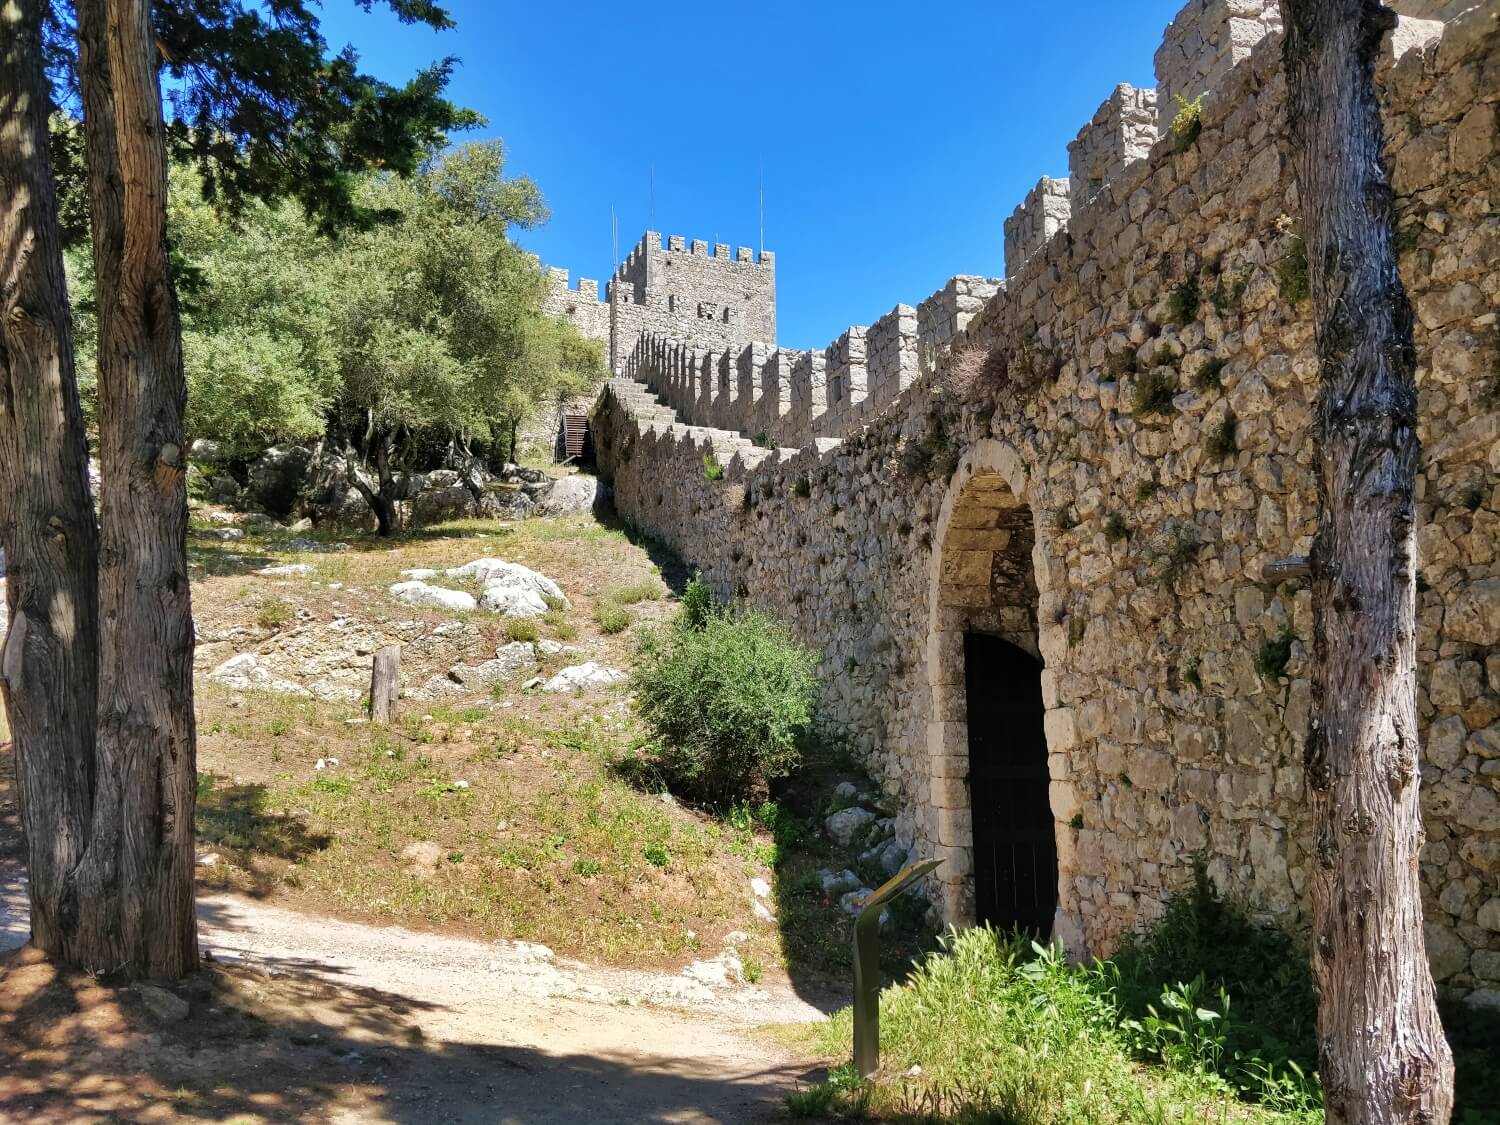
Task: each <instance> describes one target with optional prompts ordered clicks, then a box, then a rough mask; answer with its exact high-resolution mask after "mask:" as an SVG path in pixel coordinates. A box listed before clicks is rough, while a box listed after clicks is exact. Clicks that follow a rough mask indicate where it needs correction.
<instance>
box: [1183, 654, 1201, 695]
mask: <svg viewBox="0 0 1500 1125" xmlns="http://www.w3.org/2000/svg"><path fill="white" fill-rule="evenodd" d="M1199 667H1200V661H1199V660H1198V658H1197V657H1196V656H1191V657H1189V658H1188V659H1187V660H1185V661H1184V662H1183V665H1182V682H1183V683H1185V684H1187V685H1188V686H1189V687H1192V688H1196V689H1197V690H1199V691H1202V690H1203V674H1202V672H1200V671H1199Z"/></svg>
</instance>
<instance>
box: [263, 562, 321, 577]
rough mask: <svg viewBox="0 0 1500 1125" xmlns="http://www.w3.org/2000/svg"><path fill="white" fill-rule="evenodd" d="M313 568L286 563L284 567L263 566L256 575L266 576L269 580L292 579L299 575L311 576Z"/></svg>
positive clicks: (302, 564) (303, 564)
mask: <svg viewBox="0 0 1500 1125" xmlns="http://www.w3.org/2000/svg"><path fill="white" fill-rule="evenodd" d="M312 571H313V568H312V567H311V566H309V565H308V564H307V563H286V564H284V565H282V566H263V567H261V568H260V569H259V570H257V571H256V572H255V573H256V574H264V575H265V576H266V577H268V578H290V577H293V576H295V575H299V574H311V573H312Z"/></svg>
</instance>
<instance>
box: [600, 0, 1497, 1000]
mask: <svg viewBox="0 0 1500 1125" xmlns="http://www.w3.org/2000/svg"><path fill="white" fill-rule="evenodd" d="M1403 22H1404V27H1403V29H1399V31H1398V34H1397V35H1396V36H1394V37H1393V38H1392V40H1391V47H1390V49H1389V51H1388V53H1387V58H1386V60H1385V62H1384V63H1383V65H1382V67H1381V70H1380V73H1379V81H1380V84H1381V92H1382V103H1383V107H1384V113H1385V123H1386V130H1387V156H1388V159H1389V161H1390V163H1391V167H1392V169H1393V183H1394V187H1395V190H1396V192H1397V196H1398V234H1399V244H1400V247H1401V268H1402V275H1403V280H1404V281H1405V284H1406V286H1407V289H1408V292H1409V294H1410V296H1411V298H1412V302H1413V306H1414V309H1415V312H1416V318H1417V323H1416V345H1417V351H1418V362H1419V367H1418V382H1419V387H1420V423H1419V427H1420V437H1421V440H1422V444H1423V461H1422V467H1421V478H1420V481H1419V494H1418V495H1419V512H1418V515H1419V531H1418V550H1419V554H1420V564H1419V565H1420V579H1419V594H1418V602H1419V605H1418V628H1419V637H1418V645H1419V662H1420V694H1419V707H1420V714H1421V718H1422V722H1423V732H1422V734H1423V761H1422V786H1423V807H1424V817H1425V828H1426V833H1427V842H1426V846H1425V850H1424V852H1423V858H1422V882H1423V889H1424V905H1425V910H1426V919H1427V926H1428V952H1429V955H1430V957H1431V959H1432V962H1433V966H1434V970H1435V973H1436V975H1437V977H1438V979H1439V980H1440V981H1441V982H1442V983H1443V984H1444V986H1445V987H1449V988H1453V989H1456V990H1460V991H1473V992H1475V993H1476V995H1477V996H1478V997H1480V998H1482V999H1485V1000H1487V1001H1488V1002H1500V327H1497V323H1500V142H1497V137H1500V0H1485V2H1484V3H1482V4H1480V5H1478V6H1477V7H1473V8H1469V9H1468V10H1466V11H1463V12H1460V13H1459V14H1458V15H1456V16H1455V17H1454V18H1453V19H1451V20H1450V21H1449V22H1448V23H1447V24H1446V26H1442V27H1438V26H1437V25H1421V24H1414V23H1411V22H1408V21H1403ZM1252 25H1253V26H1252ZM1256 28H1258V29H1259V31H1258V34H1257V33H1256ZM1429 30H1431V31H1437V32H1440V37H1438V38H1430V37H1429V34H1428V32H1429ZM1398 50H1399V51H1400V52H1401V53H1400V56H1399V58H1397V57H1396V54H1397V51H1398ZM1158 61H1159V65H1160V67H1161V68H1162V69H1161V70H1160V71H1159V73H1158V86H1157V89H1156V91H1155V92H1154V96H1153V94H1152V91H1136V90H1132V89H1131V88H1129V87H1120V88H1117V89H1116V90H1115V92H1114V93H1113V94H1112V95H1111V96H1110V98H1109V99H1107V100H1106V102H1105V103H1104V104H1103V105H1102V106H1101V108H1100V111H1099V113H1097V114H1096V115H1095V116H1094V117H1093V119H1091V121H1090V122H1089V123H1088V124H1087V125H1086V126H1085V127H1084V129H1083V130H1082V131H1081V132H1080V134H1079V137H1078V140H1077V141H1075V142H1074V144H1073V145H1072V146H1070V151H1069V161H1068V166H1069V171H1070V173H1071V179H1070V181H1043V185H1042V186H1041V187H1040V188H1039V190H1038V191H1036V192H1034V193H1032V194H1031V195H1029V196H1028V199H1027V201H1026V202H1025V203H1023V205H1022V208H1021V209H1020V214H1019V215H1017V216H1013V217H1012V218H1013V220H1014V225H1012V224H1010V223H1008V224H1007V238H1006V245H1007V261H1006V268H1005V274H1006V280H1005V281H1004V282H1003V283H1001V282H996V281H987V280H983V279H978V278H956V279H954V281H952V282H950V283H949V285H948V286H946V287H945V288H944V289H943V290H942V291H940V292H939V293H938V294H935V295H934V296H933V297H931V298H928V299H927V300H926V301H922V302H920V303H919V304H917V305H916V306H915V307H914V308H913V307H911V306H897V308H896V309H894V310H892V312H891V313H889V314H887V315H886V316H884V317H882V318H880V319H879V320H877V321H876V322H875V323H874V324H873V325H871V326H870V327H868V328H866V329H863V330H861V331H860V332H858V333H854V332H851V333H847V334H842V335H841V336H840V337H839V338H838V339H837V340H836V341H835V342H834V343H833V344H832V345H831V346H830V347H828V348H826V349H821V350H817V351H811V352H788V351H777V350H772V349H771V348H770V346H769V343H770V341H767V342H766V343H765V344H763V345H762V346H761V347H760V348H754V347H751V346H750V345H751V344H753V341H745V342H742V343H738V344H736V343H731V342H721V341H705V340H703V339H701V338H698V337H695V336H694V335H692V334H691V333H690V332H687V331H684V330H683V325H682V324H681V323H680V322H679V323H676V324H673V325H666V326H662V327H652V328H650V329H647V330H646V331H644V332H643V334H641V335H639V336H636V337H633V338H631V340H630V341H629V346H628V347H627V348H625V350H624V351H623V352H622V353H620V354H621V361H622V362H621V365H620V368H619V375H618V377H617V378H616V379H614V380H613V381H612V382H611V384H610V386H609V387H608V388H607V390H606V392H605V393H604V395H603V396H602V398H601V401H600V403H599V405H598V407H597V410H596V418H595V424H596V442H597V446H598V450H599V457H600V468H601V471H602V472H603V473H604V474H606V475H607V476H608V477H609V478H610V479H611V480H612V483H613V488H614V496H615V503H616V506H617V508H618V509H619V511H620V512H621V514H622V515H623V516H624V517H625V518H626V519H628V520H630V521H631V522H632V523H634V524H636V525H637V526H639V527H640V528H642V529H643V530H644V531H647V532H649V533H650V534H652V535H654V536H656V537H658V538H660V539H661V540H663V541H664V542H666V543H668V544H670V545H671V546H672V547H673V548H674V549H676V550H677V551H678V552H679V553H680V554H681V555H683V557H685V558H686V559H688V560H689V561H690V562H692V563H693V564H694V565H696V566H698V567H700V568H701V569H702V571H703V574H704V575H705V577H706V578H707V580H708V581H709V582H710V583H711V584H712V585H713V586H714V587H715V588H716V589H717V590H718V592H719V593H720V594H721V595H723V596H726V597H727V596H741V597H744V598H746V599H747V600H748V601H749V602H750V603H752V604H754V605H756V606H758V607H760V608H762V609H764V610H766V611H767V612H770V613H772V614H774V615H776V616H777V617H780V618H781V619H783V620H785V621H787V622H788V623H789V625H790V626H791V627H792V628H793V629H794V630H795V631H796V632H797V633H798V634H799V635H800V636H801V637H803V638H804V639H805V640H806V641H807V642H808V643H810V644H813V645H815V646H816V647H817V648H818V650H819V651H820V652H821V653H822V668H821V675H820V683H821V688H820V690H821V693H822V698H821V706H822V711H823V713H824V715H825V716H827V717H828V718H829V719H830V720H831V721H833V722H834V723H836V724H837V725H838V726H839V727H840V728H841V729H843V730H844V731H845V732H846V733H847V734H848V736H849V738H850V741H851V744H852V745H853V746H854V748H855V749H856V751H857V752H858V753H859V754H860V755H861V757H862V758H863V760H864V761H865V763H866V765H867V766H868V768H869V769H870V770H871V772H872V774H873V775H874V776H875V777H877V778H878V779H879V780H880V783H881V785H882V786H883V788H884V789H885V792H886V793H887V795H888V797H889V799H890V800H891V802H892V803H893V804H894V805H895V806H896V807H898V808H899V809H900V813H899V815H898V817H897V825H898V838H899V839H900V840H902V841H903V843H905V844H907V845H909V847H910V849H911V851H912V852H913V853H914V854H918V855H922V856H932V857H938V858H942V859H943V860H944V861H945V862H944V865H943V867H942V868H941V869H940V870H939V873H938V876H937V879H936V882H935V890H934V894H935V902H936V903H937V905H938V906H939V907H940V908H941V910H942V912H943V914H944V916H945V917H946V918H947V919H948V920H951V921H954V922H959V923H962V922H964V921H965V920H967V919H968V918H971V917H972V916H973V910H974V898H973V880H972V870H973V866H972V865H973V850H972V848H973V824H974V818H975V816H976V815H983V814H984V810H975V809H973V808H972V807H971V805H970V794H969V787H968V774H967V704H966V701H965V698H964V687H963V674H964V665H963V651H962V637H963V634H964V632H965V631H966V630H969V629H977V630H981V631H985V632H992V633H996V634H998V635H1000V636H1003V637H1006V638H1008V639H1011V640H1012V641H1013V642H1014V643H1016V644H1017V645H1020V646H1021V647H1023V648H1026V649H1027V650H1028V651H1032V652H1034V653H1035V654H1036V655H1037V656H1038V657H1039V658H1040V659H1041V661H1042V666H1043V670H1042V672H1041V683H1042V690H1043V695H1044V699H1045V703H1046V707H1047V713H1046V740H1047V752H1048V763H1049V769H1050V773H1051V782H1050V794H1049V798H1048V800H1049V803H1050V807H1051V813H1052V818H1053V821H1054V824H1055V829H1056V840H1057V849H1058V873H1057V875H1058V878H1057V892H1058V903H1059V905H1058V911H1057V916H1056V921H1055V924H1054V933H1055V934H1056V936H1058V937H1060V938H1062V939H1064V940H1066V941H1067V942H1068V943H1069V944H1070V945H1071V946H1072V947H1073V948H1075V949H1088V950H1091V951H1094V952H1103V951H1106V950H1108V949H1109V948H1111V947H1112V946H1113V945H1114V943H1115V942H1116V941H1117V940H1118V939H1119V936H1120V935H1121V934H1122V933H1123V932H1125V931H1127V930H1129V929H1131V928H1133V927H1135V926H1137V925H1138V924H1140V923H1141V922H1142V921H1143V920H1145V919H1149V918H1151V917H1153V916H1154V915H1155V914H1156V912H1157V911H1159V910H1160V907H1161V904H1162V902H1163V901H1164V900H1165V898H1166V897H1167V896H1168V895H1169V894H1170V893H1171V891H1172V890H1173V889H1174V888H1176V887H1179V886H1181V885H1182V883H1183V882H1184V880H1185V878H1186V874H1187V870H1188V866H1189V863H1190V861H1191V859H1192V857H1193V856H1195V855H1202V856H1203V857H1204V858H1205V859H1206V861H1207V862H1208V865H1209V870H1210V872H1211V873H1212V875H1213V876H1214V878H1215V879H1216V880H1217V881H1218V882H1219V883H1220V884H1221V885H1223V886H1225V887H1227V888H1228V889H1230V890H1231V891H1233V892H1235V893H1237V894H1240V895H1243V896H1245V897H1246V898H1248V899H1249V900H1251V901H1252V902H1254V903H1255V904H1257V905H1258V906H1259V908H1261V909H1262V910H1264V911H1265V912H1266V913H1267V914H1268V915H1271V916H1274V917H1276V918H1278V919H1280V920H1281V921H1283V922H1285V923H1287V924H1290V925H1301V924H1305V921H1306V918H1307V890H1308V888H1307V881H1308V865H1309V862H1310V859H1309V838H1310V822H1309V817H1308V812H1307V800H1306V782H1305V778H1304V776H1303V770H1302V743H1303V739H1304V736H1305V733H1306V729H1307V720H1308V713H1309V707H1310V704H1311V698H1310V689H1309V682H1308V679H1307V671H1308V659H1309V658H1308V645H1309V643H1310V638H1311V600H1310V594H1309V592H1308V590H1307V589H1306V588H1305V587H1304V586H1303V585H1301V584H1299V583H1286V582H1275V581H1268V580H1266V579H1265V578H1264V577H1263V567H1264V565H1265V564H1266V563H1267V562H1269V561H1271V560H1275V559H1280V558H1286V557H1289V556H1292V555H1298V554H1306V553H1307V550H1308V547H1309V544H1310V541H1311V537H1312V534H1313V531H1314V529H1315V525H1316V519H1317V493H1316V462H1315V450H1314V447H1313V439H1312V431H1313V404H1314V398H1315V394H1316V380H1317V358H1316V349H1315V344H1314V340H1313V334H1312V325H1311V322H1310V318H1309V309H1308V306H1307V303H1306V301H1305V297H1304V294H1303V292H1302V291H1301V288H1300V281H1301V274H1300V267H1299V264H1298V262H1299V258H1298V254H1299V250H1300V243H1299V240H1298V237H1297V234H1296V226H1297V220H1296V217H1297V214H1298V211H1299V207H1298V201H1297V198H1296V189H1295V186H1294V183H1293V178H1292V173H1291V167H1290V158H1291V153H1290V149H1289V146H1288V141H1287V138H1286V130H1285V128H1284V126H1283V121H1284V117H1285V112H1286V106H1285V102H1286V88H1285V80H1284V76H1283V74H1282V71H1281V66H1280V32H1279V30H1278V25H1277V23H1276V21H1275V19H1274V9H1272V8H1270V7H1269V6H1268V5H1261V4H1257V3H1255V0H1234V2H1232V3H1203V2H1197V0H1195V2H1194V3H1192V4H1189V5H1188V6H1187V7H1186V8H1185V9H1184V10H1183V12H1182V14H1180V15H1179V16H1178V18H1177V20H1176V21H1174V23H1173V26H1172V27H1171V28H1170V29H1169V30H1168V32H1167V34H1166V36H1165V39H1164V46H1163V51H1162V52H1161V53H1159V54H1158ZM1184 76H1188V77H1184ZM1203 82H1211V83H1212V85H1210V86H1208V87H1206V88H1198V87H1197V86H1196V85H1195V84H1197V83H1203ZM1178 92H1183V93H1184V97H1185V98H1188V99H1189V100H1191V99H1192V98H1195V97H1197V95H1198V94H1199V93H1205V94H1206V96H1205V97H1204V99H1203V102H1202V104H1201V117H1200V122H1199V125H1200V127H1199V131H1198V133H1197V135H1196V137H1194V138H1192V139H1191V140H1190V143H1183V142H1182V141H1180V140H1179V139H1178V138H1177V137H1174V136H1172V135H1170V134H1169V133H1163V132H1162V131H1161V126H1162V122H1163V113H1162V107H1163V105H1164V104H1166V103H1172V104H1175V102H1174V101H1173V99H1172V98H1171V94H1172V93H1178ZM1153 112H1154V113H1155V124H1154V125H1153V123H1152V114H1153ZM1058 184H1069V185H1070V186H1069V187H1068V188H1065V189H1063V190H1061V191H1059V190H1058V189H1057V187H1056V185H1058ZM1064 204H1065V206H1064ZM1012 229H1013V230H1014V232H1015V235H1016V237H1015V239H1014V240H1013V239H1012V237H1011V234H1012ZM1013 250H1014V252H1012V251H1013ZM632 285H634V283H632ZM757 438H760V439H761V440H760V441H759V442H757V440H755V439H757ZM706 453H712V454H713V455H714V456H715V457H716V458H717V459H718V460H719V462H720V463H721V464H723V465H724V466H725V470H726V471H725V473H724V476H723V479H722V480H709V479H707V478H706V476H705V474H704V472H703V457H704V455H705V454H706ZM1028 558H1029V561H1030V566H1029V568H1028V567H1027V566H1026V562H1027V559H1028ZM1282 653H1284V655H1285V659H1284V662H1283V661H1282V660H1281V659H1280V658H1279V655H1280V654H1282Z"/></svg>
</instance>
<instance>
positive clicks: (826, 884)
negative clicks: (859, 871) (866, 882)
mask: <svg viewBox="0 0 1500 1125" xmlns="http://www.w3.org/2000/svg"><path fill="white" fill-rule="evenodd" d="M818 882H819V883H820V884H822V887H823V893H824V894H825V895H827V896H828V897H829V898H838V897H839V896H840V895H844V894H847V893H848V892H849V891H854V890H858V889H859V886H860V878H859V876H858V875H856V874H855V873H854V872H852V871H850V870H849V869H848V868H845V869H844V870H843V871H829V870H827V869H826V868H825V869H824V870H822V871H819V872H818Z"/></svg>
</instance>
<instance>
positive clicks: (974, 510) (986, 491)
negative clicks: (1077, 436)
mask: <svg viewBox="0 0 1500 1125" xmlns="http://www.w3.org/2000/svg"><path fill="white" fill-rule="evenodd" d="M1030 497H1031V491H1030V479H1029V474H1028V473H1027V471H1026V466H1025V464H1024V463H1023V461H1022V460H1021V457H1020V455H1019V454H1018V453H1017V452H1016V451H1015V450H1014V449H1013V448H1012V447H1011V446H1009V445H1007V444H1006V443H1004V442H1001V441H996V440H993V439H986V440H983V441H980V442H977V443H975V445H973V446H972V447H970V448H969V449H968V450H967V451H966V452H965V454H964V456H963V457H962V458H961V459H960V462H959V467H958V469H957V470H956V471H955V473H954V475H953V479H952V480H951V481H950V482H949V485H948V490H947V493H946V495H945V497H944V499H943V504H942V507H941V509H940V510H939V513H938V520H937V525H936V528H935V531H934V535H933V550H932V558H931V563H930V573H929V580H928V599H927V605H928V629H927V680H928V687H929V689H930V698H931V704H930V705H931V712H930V714H929V719H928V728H927V751H928V775H927V776H928V800H929V805H930V809H931V817H932V835H933V837H934V838H935V841H936V843H935V847H934V856H935V857H937V858H941V859H943V860H944V861H945V862H944V864H943V866H942V867H941V868H939V869H938V872H937V877H938V879H939V880H940V882H941V885H942V903H941V909H942V912H943V917H944V920H945V921H947V922H949V923H950V924H953V925H957V926H964V925H971V924H973V922H974V921H975V913H974V844H973V830H974V822H973V808H972V803H971V798H970V792H969V737H968V736H969V730H968V702H967V698H966V695H967V692H966V688H965V682H964V680H965V676H964V671H965V661H964V636H965V634H966V633H967V632H971V631H973V632H983V633H990V634H993V635H995V636H999V637H1001V638H1003V639H1004V640H1007V641H1009V642H1011V643H1012V644H1014V645H1016V646H1018V647H1020V648H1022V649H1024V650H1026V651H1027V652H1029V653H1030V654H1031V655H1033V656H1034V657H1036V658H1037V659H1038V660H1039V661H1040V660H1041V659H1042V656H1043V654H1044V653H1054V654H1055V653H1057V652H1059V651H1061V649H1063V648H1065V647H1066V639H1065V637H1064V636H1063V629H1062V626H1061V625H1059V624H1058V623H1057V622H1056V621H1055V620H1051V619H1049V618H1048V617H1046V616H1044V615H1042V614H1040V613H1039V612H1038V607H1039V605H1041V604H1046V603H1048V602H1049V601H1050V598H1049V591H1048V590H1047V589H1046V588H1045V583H1046V581H1047V575H1048V573H1049V568H1048V567H1047V566H1046V565H1044V560H1043V558H1042V556H1041V554H1040V548H1039V547H1038V546H1037V543H1038V539H1039V537H1038V532H1037V521H1036V518H1035V515H1034V513H1033V511H1032V508H1031V506H1030V503H1029V500H1030ZM1041 677H1042V694H1043V699H1044V702H1045V704H1046V706H1047V708H1048V713H1047V723H1046V729H1047V750H1048V764H1049V768H1050V772H1051V776H1052V777H1053V778H1054V779H1059V778H1060V779H1063V780H1054V781H1053V782H1052V783H1051V793H1050V803H1051V808H1052V813H1053V816H1054V817H1055V818H1056V819H1057V821H1058V823H1057V826H1056V827H1057V832H1056V835H1057V845H1058V858H1059V876H1058V878H1059V887H1058V903H1059V906H1058V914H1057V918H1056V919H1055V920H1054V924H1053V933H1054V935H1060V934H1064V933H1068V934H1071V933H1072V932H1073V931H1074V929H1075V928H1074V927H1072V926H1066V925H1062V924H1060V922H1061V920H1062V919H1063V917H1064V914H1065V912H1066V911H1065V906H1066V903H1067V902H1068V897H1069V896H1068V895H1067V888H1066V886H1064V885H1063V884H1064V882H1065V880H1064V878H1063V876H1062V874H1061V872H1062V871H1063V869H1064V867H1065V866H1066V865H1065V864H1064V863H1063V862H1062V861H1063V857H1064V856H1065V855H1066V854H1068V853H1067V852H1065V851H1064V849H1065V848H1067V847H1068V845H1069V844H1070V842H1071V841H1070V833H1069V831H1068V826H1067V825H1066V824H1065V823H1062V822H1063V821H1065V819H1066V815H1067V814H1068V810H1070V809H1071V808H1072V807H1073V802H1074V797H1073V793H1072V786H1071V785H1070V784H1068V783H1067V782H1066V780H1065V779H1066V776H1067V767H1066V757H1065V756H1064V755H1063V754H1062V753H1061V751H1065V750H1066V749H1068V747H1067V746H1066V745H1062V743H1063V742H1064V741H1065V740H1064V739H1063V738H1061V737H1060V736H1061V735H1062V734H1063V733H1064V732H1062V731H1061V730H1059V729H1058V724H1057V723H1056V722H1054V714H1053V712H1054V709H1055V708H1056V705H1057V698H1056V696H1057V693H1056V687H1055V673H1053V672H1049V671H1048V670H1046V669H1045V668H1044V669H1043V671H1042V673H1041ZM1070 944H1073V943H1071V942H1070Z"/></svg>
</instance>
